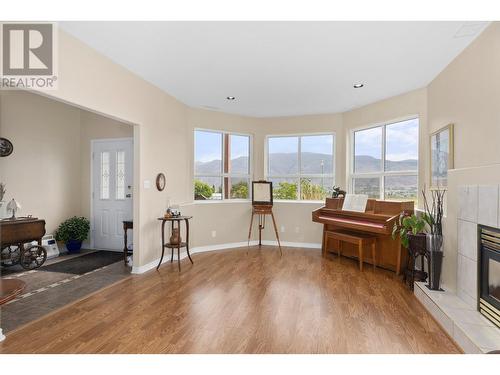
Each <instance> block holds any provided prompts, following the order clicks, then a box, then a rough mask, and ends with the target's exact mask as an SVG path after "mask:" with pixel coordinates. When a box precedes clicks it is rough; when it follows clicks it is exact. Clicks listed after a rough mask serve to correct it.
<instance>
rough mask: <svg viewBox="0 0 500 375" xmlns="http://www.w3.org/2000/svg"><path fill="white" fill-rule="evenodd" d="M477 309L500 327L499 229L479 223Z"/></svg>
mask: <svg viewBox="0 0 500 375" xmlns="http://www.w3.org/2000/svg"><path fill="white" fill-rule="evenodd" d="M478 230H479V236H478V238H479V252H478V255H479V262H478V287H479V294H478V296H479V301H478V310H479V312H480V313H481V314H483V315H484V316H485V317H486V318H487V319H489V320H490V321H491V322H492V323H493V324H495V325H496V326H497V327H499V328H500V229H496V228H490V227H486V226H482V225H480V226H479V228H478Z"/></svg>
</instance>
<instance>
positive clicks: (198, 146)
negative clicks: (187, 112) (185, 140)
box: [194, 130, 250, 162]
mask: <svg viewBox="0 0 500 375" xmlns="http://www.w3.org/2000/svg"><path fill="white" fill-rule="evenodd" d="M194 144H195V148H194V149H195V160H196V161H202V162H207V161H212V160H221V157H222V134H221V133H215V132H206V131H200V130H197V131H195V133H194ZM249 147H250V144H249V137H248V136H242V135H233V134H231V159H236V158H238V157H240V156H248V154H249V153H250V151H249Z"/></svg>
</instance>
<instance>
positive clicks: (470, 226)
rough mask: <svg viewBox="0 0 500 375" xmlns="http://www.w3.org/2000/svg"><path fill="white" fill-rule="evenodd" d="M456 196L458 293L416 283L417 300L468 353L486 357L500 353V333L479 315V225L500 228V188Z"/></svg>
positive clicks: (463, 190)
mask: <svg viewBox="0 0 500 375" xmlns="http://www.w3.org/2000/svg"><path fill="white" fill-rule="evenodd" d="M457 193H458V194H457V198H458V199H457V200H458V202H456V203H457V204H458V207H457V209H458V210H457V224H456V225H457V280H456V293H454V292H450V291H445V292H437V291H431V290H429V289H428V288H427V287H426V286H425V285H424V283H416V285H415V296H416V297H417V298H418V299H419V300H420V302H422V304H423V305H424V306H425V307H426V309H427V310H429V312H430V313H431V314H432V316H433V317H434V318H435V319H436V320H437V321H438V322H439V323H440V324H441V326H442V327H443V329H444V330H445V331H446V332H447V333H448V334H449V335H450V337H452V338H453V339H454V340H455V342H456V343H457V344H458V345H460V347H461V348H462V349H463V351H464V352H465V353H487V352H489V351H492V350H498V349H500V329H498V328H497V327H495V326H494V325H493V324H492V323H491V322H490V321H489V320H487V319H486V318H484V317H483V316H482V315H481V314H480V313H479V312H478V311H477V302H478V271H477V270H478V264H477V262H478V239H477V235H478V224H480V225H487V226H490V227H496V228H499V227H500V214H499V213H500V198H499V194H500V187H499V185H461V186H459V187H458V192H457ZM445 240H446V239H445Z"/></svg>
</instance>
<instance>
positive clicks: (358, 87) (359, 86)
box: [353, 83, 364, 89]
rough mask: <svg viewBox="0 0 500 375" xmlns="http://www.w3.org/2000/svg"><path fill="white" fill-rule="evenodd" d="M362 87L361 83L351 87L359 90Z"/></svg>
mask: <svg viewBox="0 0 500 375" xmlns="http://www.w3.org/2000/svg"><path fill="white" fill-rule="evenodd" d="M363 86H364V84H363V83H355V84H354V85H353V87H354V88H355V89H360V88H361V87H363Z"/></svg>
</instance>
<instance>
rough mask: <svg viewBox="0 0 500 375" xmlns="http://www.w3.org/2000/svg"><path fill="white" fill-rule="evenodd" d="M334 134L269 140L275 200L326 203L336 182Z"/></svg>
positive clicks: (268, 177) (269, 164)
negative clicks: (326, 198) (324, 201)
mask: <svg viewBox="0 0 500 375" xmlns="http://www.w3.org/2000/svg"><path fill="white" fill-rule="evenodd" d="M334 145H335V136H334V135H333V134H318V135H302V136H272V137H268V138H267V172H266V175H267V179H268V180H269V181H272V182H273V197H274V199H291V200H294V199H300V200H323V199H325V197H326V196H328V195H330V194H331V192H332V188H333V185H334V183H335V174H334V165H335V163H334V147H335V146H334Z"/></svg>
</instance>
